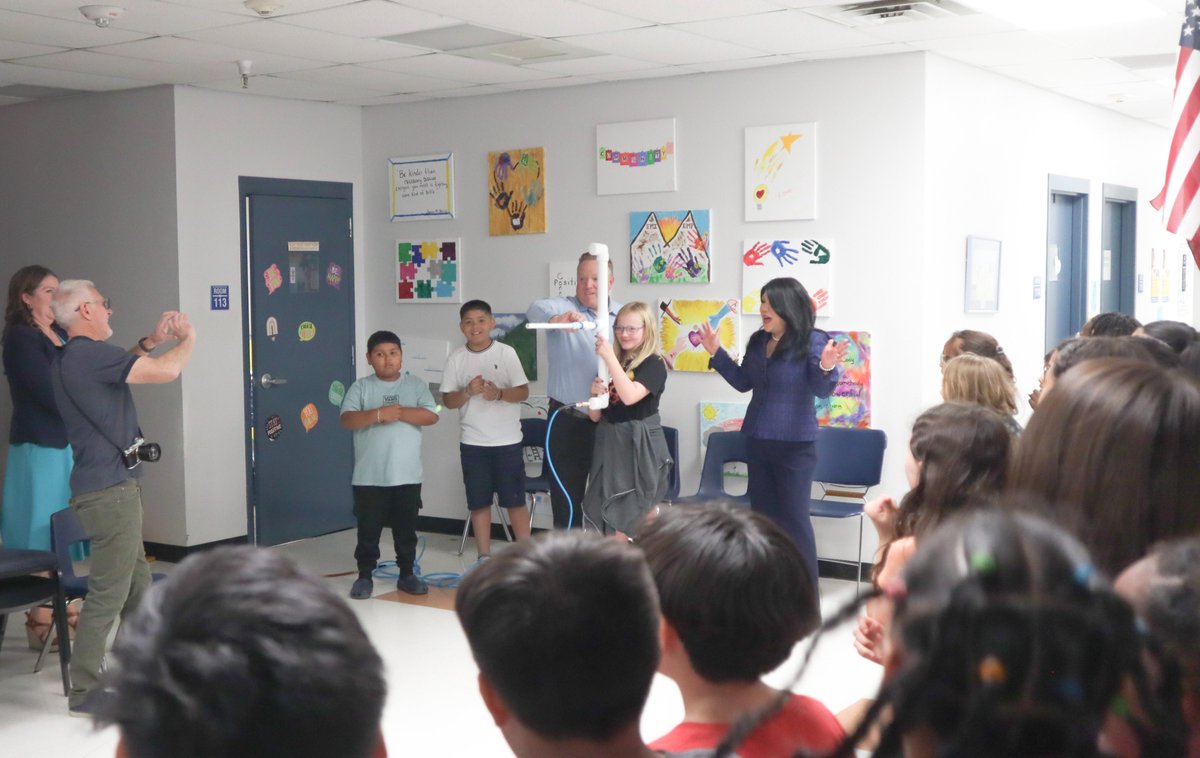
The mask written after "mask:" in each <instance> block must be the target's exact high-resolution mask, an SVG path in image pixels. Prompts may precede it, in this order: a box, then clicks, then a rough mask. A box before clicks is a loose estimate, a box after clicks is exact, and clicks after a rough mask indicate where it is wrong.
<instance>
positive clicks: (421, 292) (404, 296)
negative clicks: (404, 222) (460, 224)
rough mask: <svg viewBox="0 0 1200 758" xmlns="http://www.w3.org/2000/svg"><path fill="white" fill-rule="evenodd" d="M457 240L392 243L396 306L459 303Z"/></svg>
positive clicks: (459, 285) (459, 242)
mask: <svg viewBox="0 0 1200 758" xmlns="http://www.w3.org/2000/svg"><path fill="white" fill-rule="evenodd" d="M460 244H461V241H460V240H457V239H454V240H426V241H412V240H405V241H397V242H396V302H397V303H461V302H462V280H461V279H460V271H461V261H460V260H459V245H460Z"/></svg>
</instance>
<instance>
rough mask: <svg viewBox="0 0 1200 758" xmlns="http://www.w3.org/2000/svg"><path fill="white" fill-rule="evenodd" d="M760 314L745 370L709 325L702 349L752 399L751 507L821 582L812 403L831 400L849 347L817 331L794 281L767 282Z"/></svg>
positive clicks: (748, 425) (747, 427)
mask: <svg viewBox="0 0 1200 758" xmlns="http://www.w3.org/2000/svg"><path fill="white" fill-rule="evenodd" d="M759 315H760V316H761V317H762V328H761V329H759V330H758V331H756V332H755V333H754V334H752V335H751V336H750V339H749V341H748V342H747V343H746V352H745V356H744V357H743V358H742V363H741V365H738V364H737V363H736V362H734V360H733V359H732V358H730V357H729V354H728V353H726V352H725V350H724V349H723V348H722V347H721V344H720V340H719V338H718V336H717V333H716V332H715V331H713V330H712V329H711V328H709V326H708V324H702V325H701V327H700V330H701V342H702V344H703V345H704V349H705V350H707V351H708V354H709V355H711V356H712V358H711V359H710V361H709V366H711V367H712V368H714V369H716V371H717V372H718V373H719V374H720V375H721V376H722V377H724V378H725V381H727V382H729V384H730V385H731V386H732V387H733V388H734V389H736V390H738V391H739V392H747V391H750V390H753V392H754V394H753V395H751V397H750V406H749V408H747V409H746V418H745V421H743V423H742V433H743V434H745V435H746V437H747V446H748V447H749V458H750V460H749V461H748V467H747V468H748V473H749V475H750V481H749V484H748V488H749V493H750V507H751V508H753V509H754V510H756V511H758V512H759V513H761V514H763V515H764V516H766V517H767V518H769V519H771V520H772V521H774V522H775V523H776V524H779V526H780V527H782V528H783V530H784V531H785V532H787V533H788V535H789V536H791V538H792V539H793V540H794V541H795V542H796V547H798V548H799V549H800V552H801V553H802V554H803V555H804V559H805V563H806V564H807V566H808V569H809V572H810V573H809V575H810V576H811V577H812V578H813V581H814V582H816V581H817V543H816V537H815V535H814V534H813V526H812V520H811V518H810V517H809V511H808V509H809V495H810V490H811V489H812V476H813V471H814V469H815V468H816V465H817V451H816V449H815V446H814V444H813V443H814V441H815V440H816V438H817V416H816V410H815V409H814V406H813V398H814V397H829V395H831V394H832V393H833V389H834V387H836V386H837V383H838V378H839V377H840V376H841V367H842V361H843V359H845V357H846V347H847V346H846V344H845V343H844V342H843V343H841V344H838V343H835V342H834V340H832V339H830V338H829V335H828V334H826V333H825V332H823V331H821V330H819V329H815V328H814V327H813V320H814V318H815V309H814V308H813V303H812V300H811V299H810V298H809V296H808V292H807V291H806V290H805V289H804V285H802V284H800V282H798V281H796V280H795V279H788V278H779V279H772V280H771V281H769V282H767V283H766V285H764V286H763V288H762V303H761V305H760V306H759Z"/></svg>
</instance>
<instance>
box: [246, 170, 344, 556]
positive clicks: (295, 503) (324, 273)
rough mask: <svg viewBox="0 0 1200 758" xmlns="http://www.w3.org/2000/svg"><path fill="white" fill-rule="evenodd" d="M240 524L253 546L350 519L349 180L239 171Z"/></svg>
mask: <svg viewBox="0 0 1200 758" xmlns="http://www.w3.org/2000/svg"><path fill="white" fill-rule="evenodd" d="M240 188H241V195H242V215H243V232H242V236H243V251H244V256H243V273H244V275H245V280H244V281H245V287H244V292H245V295H244V297H245V298H246V300H245V301H244V303H243V305H244V314H245V323H244V325H243V326H244V329H245V345H246V351H245V366H246V372H245V376H246V379H247V382H246V418H247V422H248V423H247V466H248V473H249V476H248V479H249V493H248V495H249V508H248V518H249V526H248V529H249V533H250V534H251V535H252V539H253V541H254V542H256V543H257V544H260V545H277V544H280V543H283V542H289V541H292V540H297V539H303V538H305V537H315V536H317V535H321V534H327V533H329V532H334V531H339V530H342V529H347V528H349V527H351V526H353V525H354V515H353V512H352V510H351V490H350V474H351V471H352V469H353V466H354V453H353V447H352V442H351V437H350V433H349V432H348V431H346V430H345V429H342V427H341V425H340V423H339V415H340V413H339V407H338V406H339V405H340V403H341V396H342V395H343V394H344V393H345V389H346V388H348V387H349V386H350V384H351V383H353V381H354V378H355V368H354V363H355V355H354V353H355V345H354V276H353V240H352V238H351V236H352V224H351V207H352V206H351V189H352V188H351V185H349V184H341V183H333V182H301V181H291V180H286V181H285V180H273V179H257V178H247V177H243V178H242V179H241V180H240Z"/></svg>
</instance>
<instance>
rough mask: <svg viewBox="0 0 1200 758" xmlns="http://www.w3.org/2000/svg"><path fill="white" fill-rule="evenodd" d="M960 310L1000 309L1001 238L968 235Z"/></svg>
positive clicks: (979, 311)
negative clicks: (964, 280) (962, 299)
mask: <svg viewBox="0 0 1200 758" xmlns="http://www.w3.org/2000/svg"><path fill="white" fill-rule="evenodd" d="M963 310H965V311H966V312H967V313H996V312H997V311H999V310H1000V240H994V239H988V238H986V237H967V276H966V282H965V287H964V303H963Z"/></svg>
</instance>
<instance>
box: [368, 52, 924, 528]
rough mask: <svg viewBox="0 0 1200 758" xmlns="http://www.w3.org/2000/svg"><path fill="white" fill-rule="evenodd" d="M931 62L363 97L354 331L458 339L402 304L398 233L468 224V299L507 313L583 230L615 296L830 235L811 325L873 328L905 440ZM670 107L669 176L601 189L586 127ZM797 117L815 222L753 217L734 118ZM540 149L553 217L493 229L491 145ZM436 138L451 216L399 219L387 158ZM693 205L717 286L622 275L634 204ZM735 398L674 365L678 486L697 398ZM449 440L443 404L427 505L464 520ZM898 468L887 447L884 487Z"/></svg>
mask: <svg viewBox="0 0 1200 758" xmlns="http://www.w3.org/2000/svg"><path fill="white" fill-rule="evenodd" d="M923 71H924V64H923V62H922V58H921V56H919V55H909V56H898V57H890V58H870V59H857V60H845V61H837V62H823V63H808V64H797V65H790V66H781V67H775V68H767V69H759V70H754V71H737V72H729V73H719V74H707V75H697V76H689V77H680V78H672V79H666V80H658V81H630V82H622V83H617V84H606V85H595V86H589V87H583V88H571V89H559V90H546V91H537V92H521V93H516V94H509V95H498V96H489V97H483V98H471V99H465V98H464V99H460V100H442V101H433V102H428V103H416V104H411V105H402V106H394V107H393V106H389V107H373V108H368V109H366V111H365V113H364V117H363V134H364V137H363V147H364V153H363V154H364V167H365V168H364V171H365V176H366V189H367V193H368V195H369V197H368V198H367V208H366V215H365V217H364V221H365V223H364V226H365V228H366V233H367V240H366V241H367V249H366V265H365V268H364V273H365V274H366V276H364V277H363V278H364V280H366V281H368V282H369V284H368V289H367V292H366V309H367V318H366V321H365V322H364V323H363V324H361V327H362V328H363V329H364V330H369V329H381V328H391V329H395V330H396V331H397V332H399V333H400V334H401V335H405V334H419V335H420V336H427V337H436V338H439V339H446V340H450V341H451V342H452V343H454V344H459V343H460V341H461V340H462V337H461V335H460V334H459V331H458V328H457V321H458V314H457V307H455V306H450V305H398V304H396V303H395V297H394V295H393V294H392V293H393V288H394V278H395V272H394V263H393V261H392V254H391V252H390V247H391V245H392V243H393V241H394V240H395V239H397V238H400V237H402V236H408V235H421V236H422V237H424V238H436V237H461V238H462V240H463V251H464V252H463V261H464V263H463V272H462V276H463V280H464V283H465V295H464V296H465V297H467V298H474V297H479V298H483V299H485V300H488V301H489V302H490V303H491V304H492V307H493V309H495V310H496V311H501V312H511V311H524V310H525V309H526V307H527V306H528V304H529V302H530V301H531V300H534V299H536V298H539V297H545V296H546V265H547V264H548V263H549V262H551V261H559V260H572V259H574V258H576V257H578V255H579V253H580V252H582V251H583V250H584V249H585V248H586V246H587V244H588V243H589V242H592V241H598V242H604V243H607V244H608V245H609V248H610V249H611V250H612V251H613V253H614V261H615V265H616V279H617V284H616V287H615V297H616V298H617V299H619V300H622V301H630V300H639V299H640V300H645V301H649V302H653V301H655V300H657V299H658V298H660V297H661V298H672V297H719V298H727V297H737V295H738V291H739V289H738V288H739V286H740V262H739V261H740V256H741V248H740V245H741V241H742V239H744V238H747V237H760V236H767V235H771V236H778V237H780V238H784V239H787V238H791V239H803V238H806V237H818V238H820V237H829V238H832V239H834V240H835V241H836V243H837V248H836V250H835V254H836V255H838V256H839V262H838V269H837V271H836V277H837V279H836V283H837V286H838V287H839V294H838V296H839V298H840V300H839V303H838V313H837V318H835V319H831V320H828V321H826V320H822V321H821V322H818V324H819V326H822V327H825V328H840V329H865V330H869V331H870V332H872V334H873V339H874V345H875V350H876V352H875V355H874V356H873V360H874V364H875V366H876V373H875V377H874V381H875V386H874V398H875V410H874V413H875V417H874V420H875V425H876V426H878V427H882V428H884V429H886V430H887V431H888V432H889V435H891V436H892V438H893V440H895V439H899V438H901V437H902V436H903V433H902V432H903V430H902V427H903V424H904V423H906V422H907V419H909V418H910V417H911V415H912V414H911V405H912V401H911V400H910V399H909V398H915V397H916V396H917V395H918V390H919V388H918V384H917V382H918V380H919V375H918V374H917V373H916V372H915V371H914V370H913V368H912V363H911V361H909V360H908V359H907V358H906V356H910V355H912V354H913V352H914V351H915V350H916V346H917V344H918V342H919V335H920V332H919V330H918V329H916V328H914V324H913V323H912V321H911V320H910V319H908V318H906V316H907V315H908V314H909V313H911V303H912V302H914V300H916V301H917V302H919V300H920V298H921V295H922V286H923V285H922V277H921V276H920V274H919V270H918V269H917V267H915V266H913V265H912V262H913V261H915V260H917V259H918V258H919V257H920V254H921V250H922V246H921V232H922V215H921V213H922V197H921V191H922V187H923V183H922V176H923V155H922V149H923V138H922V129H923V123H922V121H923V109H922V105H921V103H922V101H923V82H922V78H923ZM671 116H673V117H675V118H676V120H677V126H676V129H677V145H678V151H679V152H678V156H679V174H678V178H679V181H678V186H679V190H678V191H676V192H670V193H654V194H641V195H612V196H603V197H600V196H597V195H596V173H595V169H594V167H593V162H592V155H593V153H594V148H595V126H596V124H601V123H607V122H614V121H626V120H636V119H648V118H660V117H671ZM796 121H817V122H819V138H818V165H819V175H820V183H819V189H818V195H819V199H818V203H819V208H820V218H819V219H818V220H816V221H792V222H771V223H745V222H744V221H743V220H742V219H743V208H742V165H743V130H744V128H745V127H747V126H759V125H769V124H785V123H790V122H796ZM885 135H886V137H885ZM536 146H542V147H545V149H546V175H547V208H548V214H549V215H548V218H549V222H548V228H549V231H548V232H547V233H546V234H543V235H526V236H519V237H489V236H488V233H487V216H486V211H487V198H488V196H487V187H486V184H485V179H486V175H487V168H486V157H487V152H488V151H490V150H497V149H504V148H520V147H536ZM896 146H900V149H895V148H896ZM439 151H453V152H454V157H455V164H456V165H455V170H456V176H455V180H456V183H457V190H456V203H457V210H458V215H457V217H456V218H455V219H453V220H446V221H423V222H405V223H395V224H393V223H391V222H390V221H389V218H388V210H387V208H388V204H387V200H386V199H387V194H386V193H387V187H386V178H387V175H386V171H385V168H386V165H387V164H386V161H387V159H388V158H389V157H392V156H402V155H416V154H423V153H433V152H439ZM689 207H691V208H711V209H712V211H713V240H714V242H713V246H712V251H713V256H714V261H715V262H714V265H713V271H714V274H713V282H714V283H712V284H709V285H687V286H666V285H664V286H649V285H631V284H629V283H628V278H629V260H628V254H627V252H624V251H628V244H629V243H628V240H629V236H628V235H629V231H628V230H629V215H628V214H629V212H630V211H634V210H653V209H661V210H671V209H680V208H689ZM743 325H744V327H745V332H746V334H745V336H748V334H749V329H750V328H754V327H755V326H756V324H755V323H754V321H753V320H751V319H747V320H745V321H744V324H743ZM543 346H544V344H543ZM539 359H540V362H541V366H540V367H539V374H538V375H539V380H538V381H537V382H535V383H534V385H533V388H532V389H533V392H534V393H535V394H544V392H545V391H544V387H545V378H546V370H547V367H546V361H545V351H544V350H542V351H541V352H540V354H539ZM737 397H738V394H737V393H736V392H734V391H733V390H732V389H731V388H730V387H729V386H728V385H727V384H726V383H725V382H724V381H723V380H722V379H721V378H720V377H719V376H717V375H716V374H711V375H701V374H688V373H678V372H673V373H672V374H671V376H670V378H669V380H668V383H667V389H666V392H665V395H664V398H663V405H662V416H663V421H664V423H666V424H668V425H671V426H676V427H678V428H679V430H680V457H681V459H682V460H681V465H682V474H683V491H684V492H685V493H688V492H692V491H695V488H696V486H697V484H698V480H699V468H700V459H699V442H698V438H697V436H698V428H699V421H698V408H697V403H698V401H700V400H732V399H736V398H737ZM457 436H458V419H457V414H456V413H455V412H453V411H449V412H446V413H444V414H443V419H442V421H441V422H440V423H439V424H438V425H437V426H435V427H433V428H431V429H429V430H427V431H426V438H425V455H424V462H425V488H424V501H425V511H424V513H425V514H426V515H434V516H445V517H453V518H462V516H463V514H464V513H465V506H464V499H463V497H464V496H463V491H462V479H461V472H460V468H459V461H458V455H457V450H456V447H455V443H456V442H457ZM900 466H901V462H900V460H897V459H895V456H889V461H888V470H889V471H888V481H889V487H890V489H891V490H892V491H895V490H896V489H897V486H896V485H895V482H896V476H897V475H898V474H899V472H900V470H901V469H900ZM834 528H835V529H836V528H837V527H836V526H835V527H834Z"/></svg>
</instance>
